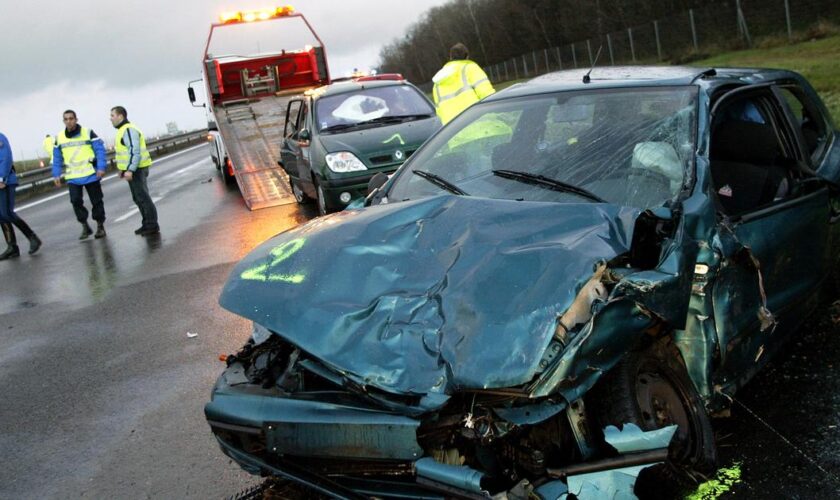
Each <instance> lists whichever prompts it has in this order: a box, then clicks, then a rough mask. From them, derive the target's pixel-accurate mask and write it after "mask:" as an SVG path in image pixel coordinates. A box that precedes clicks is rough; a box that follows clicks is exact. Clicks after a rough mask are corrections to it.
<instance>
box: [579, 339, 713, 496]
mask: <svg viewBox="0 0 840 500" xmlns="http://www.w3.org/2000/svg"><path fill="white" fill-rule="evenodd" d="M589 399H591V401H592V403H591V406H592V407H593V408H594V409H595V420H596V421H597V422H598V424H599V425H600V427H601V428H603V427H605V426H607V425H615V426H617V427H619V428H621V427H622V426H623V425H624V424H626V423H633V424H636V425H638V426H639V427H640V428H641V429H642V430H645V431H650V430H655V429H660V428H662V427H666V426H669V425H673V424H676V425H677V426H678V429H677V432H676V434H675V435H674V439H673V440H672V441H671V445H670V447H669V453H668V461H667V462H666V463H664V464H660V465H655V466H653V467H650V468H649V469H646V470H645V471H644V472H643V473H642V474H641V475H640V476H639V481H637V483H636V494H637V495H638V496H639V497H640V498H675V495H679V496H681V493H683V492H685V491H687V490H689V489H691V488H694V487H696V486H697V484H698V483H700V482H703V481H705V480H706V476H709V475H711V474H712V473H714V471H715V463H716V460H717V450H716V447H715V437H714V433H713V432H712V425H711V422H710V421H709V415H708V413H707V412H706V408H705V406H704V404H703V400H702V399H701V398H700V395H699V394H697V391H696V390H695V388H694V384H693V383H692V381H691V379H690V378H689V376H688V373H687V372H686V369H685V364H684V363H683V361H682V356H681V355H680V352H679V350H677V348H676V346H674V345H673V343H671V342H670V339H664V340H663V341H660V342H657V343H655V344H653V345H650V346H648V347H647V348H645V349H643V350H640V351H633V352H630V353H628V354H627V355H626V356H625V357H624V359H622V360H621V361H620V362H619V363H618V365H616V366H615V367H614V368H613V369H612V370H611V371H610V372H609V373H608V374H606V375H605V376H604V377H603V378H602V379H601V380H600V381H598V384H597V385H596V386H595V388H594V389H593V391H592V397H591V398H589ZM663 495H664V497H663Z"/></svg>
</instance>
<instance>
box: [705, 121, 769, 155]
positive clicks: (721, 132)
mask: <svg viewBox="0 0 840 500" xmlns="http://www.w3.org/2000/svg"><path fill="white" fill-rule="evenodd" d="M709 153H710V157H711V159H712V160H723V161H730V162H739V163H751V164H753V165H773V164H774V163H776V161H777V160H778V158H779V157H780V156H781V151H780V149H779V140H778V138H777V137H776V133H775V132H774V131H773V128H772V127H771V126H769V125H765V124H763V123H756V122H745V121H726V122H723V123H721V124H720V125H718V126H716V127H715V128H714V130H713V131H712V141H711V151H710V152H709Z"/></svg>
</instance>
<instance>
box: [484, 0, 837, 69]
mask: <svg viewBox="0 0 840 500" xmlns="http://www.w3.org/2000/svg"><path fill="white" fill-rule="evenodd" d="M821 23H832V24H838V23H840V0H731V1H726V2H720V3H715V4H712V5H709V6H707V7H704V8H700V9H691V10H689V11H687V12H682V13H680V14H677V15H673V16H669V17H666V18H663V19H657V20H654V21H651V22H649V23H646V24H642V25H638V26H631V27H628V28H626V29H623V30H621V31H615V32H612V33H607V34H605V35H596V36H593V37H591V38H589V39H587V40H581V41H579V42H575V43H571V44H568V45H564V46H562V47H548V48H544V49H540V50H536V51H533V52H528V53H525V54H522V55H520V56H517V57H514V58H512V59H508V60H506V61H501V62H498V63H496V64H493V65H490V66H488V67H486V68H485V71H486V72H487V74H488V76H489V77H490V79H491V80H492V81H494V82H504V81H509V80H518V79H521V78H530V77H533V76H536V75H540V74H543V73H547V72H549V71H556V70H562V69H574V68H589V67H591V66H593V65H596V63H595V58H596V55H597V54H598V51H599V50H600V52H601V53H600V56H599V57H598V61H597V65H598V66H606V65H618V64H642V63H649V64H650V63H661V62H669V63H682V62H690V61H692V60H697V59H701V58H703V57H706V56H710V55H714V54H717V53H720V52H722V51H726V50H733V49H740V48H748V47H752V46H760V45H763V44H767V43H784V42H786V41H787V42H795V41H797V40H799V39H801V38H810V36H812V35H813V34H814V33H812V31H813V32H815V31H818V30H819V29H820V25H821Z"/></svg>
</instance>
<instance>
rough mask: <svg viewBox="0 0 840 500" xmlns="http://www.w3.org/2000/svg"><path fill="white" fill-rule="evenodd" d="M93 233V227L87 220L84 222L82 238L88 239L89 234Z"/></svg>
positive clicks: (80, 237)
mask: <svg viewBox="0 0 840 500" xmlns="http://www.w3.org/2000/svg"><path fill="white" fill-rule="evenodd" d="M92 234H93V229H91V228H90V226H89V225H88V223H87V222H82V234H80V235H79V239H80V240H86V239H87V237H88V236H90V235H92Z"/></svg>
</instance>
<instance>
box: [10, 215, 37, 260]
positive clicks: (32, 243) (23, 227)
mask: <svg viewBox="0 0 840 500" xmlns="http://www.w3.org/2000/svg"><path fill="white" fill-rule="evenodd" d="M14 224H15V226H17V228H18V229H20V232H21V233H23V235H24V236H26V239H28V240H29V255H32V254H34V253H35V252H37V251H38V249H40V248H41V238H39V237H38V235H37V234H35V231H33V230H32V228H30V227H29V224H27V223H26V222H24V220H23V219H21V218H20V217H18V218H16V219H15V220H14Z"/></svg>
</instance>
